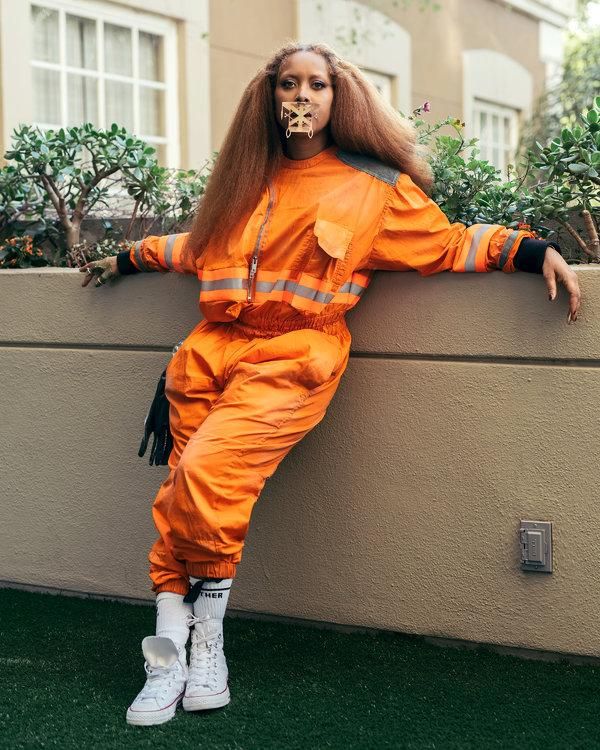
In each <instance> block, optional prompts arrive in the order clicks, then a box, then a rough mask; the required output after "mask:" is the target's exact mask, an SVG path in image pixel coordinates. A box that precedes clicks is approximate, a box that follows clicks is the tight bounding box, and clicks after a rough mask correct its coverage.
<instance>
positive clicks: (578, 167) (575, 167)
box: [568, 163, 589, 174]
mask: <svg viewBox="0 0 600 750" xmlns="http://www.w3.org/2000/svg"><path fill="white" fill-rule="evenodd" d="M588 169H589V167H588V165H587V164H581V163H577V164H569V166H568V170H569V172H572V173H573V174H583V172H587V170H588Z"/></svg>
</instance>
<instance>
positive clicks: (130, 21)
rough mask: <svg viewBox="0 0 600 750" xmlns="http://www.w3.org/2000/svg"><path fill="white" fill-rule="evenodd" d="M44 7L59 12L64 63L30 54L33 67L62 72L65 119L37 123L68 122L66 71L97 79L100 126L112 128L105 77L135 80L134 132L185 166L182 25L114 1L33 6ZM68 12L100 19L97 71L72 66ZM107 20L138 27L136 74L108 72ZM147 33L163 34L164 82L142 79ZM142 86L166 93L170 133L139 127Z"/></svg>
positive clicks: (34, 0)
mask: <svg viewBox="0 0 600 750" xmlns="http://www.w3.org/2000/svg"><path fill="white" fill-rule="evenodd" d="M34 5H36V6H40V7H43V8H47V9H48V10H56V11H58V13H59V20H58V22H59V62H58V63H50V62H44V61H41V60H34V59H33V55H34V51H33V49H32V56H31V59H30V65H31V69H33V68H41V69H45V70H54V71H58V72H59V73H60V90H61V119H62V122H61V123H42V122H34V125H38V126H39V127H41V128H57V127H64V126H66V125H67V74H68V73H73V74H76V75H85V76H88V77H91V78H96V79H97V80H98V86H97V111H98V123H95V124H97V125H98V127H110V123H106V122H105V116H106V112H105V106H104V82H105V81H106V80H114V81H123V82H127V83H132V85H133V89H134V99H133V101H134V107H133V109H134V112H133V117H134V133H135V134H136V135H137V136H138V137H139V138H142V139H143V140H145V141H147V142H148V143H149V144H152V145H155V144H162V145H164V146H165V165H164V166H167V167H175V168H178V167H179V166H180V142H179V107H178V95H177V90H178V84H179V81H178V68H177V60H178V52H177V25H176V23H175V21H172V20H170V19H167V18H162V17H159V16H152V15H149V14H147V13H141V12H137V11H136V12H135V13H132V12H131V11H130V10H127V9H123V8H118V7H115V6H114V5H113V4H112V3H110V4H109V3H102V2H97V0H78V1H77V2H75V0H39V1H38V0H31V2H30V18H31V6H34ZM66 13H69V14H72V15H76V16H80V17H82V18H89V19H91V20H93V21H96V45H97V63H98V69H97V70H90V69H88V68H77V67H73V66H69V65H67V62H66V60H67V49H66V41H67V35H66ZM104 23H111V24H115V25H118V26H125V27H127V28H130V29H133V36H132V40H133V53H132V57H133V70H132V76H131V77H130V76H121V75H117V74H114V73H106V72H105V71H104V37H103V32H104ZM140 31H142V32H144V31H145V32H148V33H150V34H155V35H158V36H161V37H162V38H163V40H164V41H163V44H164V81H162V82H157V81H147V80H145V79H141V78H139V67H138V66H139V58H138V39H139V32H140ZM140 85H144V86H147V87H149V88H154V89H158V90H161V91H164V92H165V100H164V107H165V135H164V136H155V135H152V136H151V135H144V134H143V133H140V132H138V125H139V116H140V113H139V87H140Z"/></svg>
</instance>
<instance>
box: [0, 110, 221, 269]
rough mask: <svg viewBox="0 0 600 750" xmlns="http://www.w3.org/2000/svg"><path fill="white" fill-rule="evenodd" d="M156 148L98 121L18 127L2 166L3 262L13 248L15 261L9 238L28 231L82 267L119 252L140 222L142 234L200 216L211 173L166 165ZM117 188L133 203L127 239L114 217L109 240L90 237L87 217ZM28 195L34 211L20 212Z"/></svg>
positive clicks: (57, 257)
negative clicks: (85, 237)
mask: <svg viewBox="0 0 600 750" xmlns="http://www.w3.org/2000/svg"><path fill="white" fill-rule="evenodd" d="M154 154H155V149H154V148H153V147H152V146H150V145H148V144H147V143H146V142H144V141H143V140H141V139H139V138H137V137H136V136H134V135H132V134H130V133H128V131H127V130H126V129H125V128H122V127H119V126H118V125H117V124H116V123H113V124H112V125H111V127H110V128H109V129H108V130H104V129H101V128H96V127H94V126H93V125H92V124H91V123H84V124H82V125H81V126H76V127H69V128H60V129H59V130H52V129H49V130H42V129H40V128H38V127H33V126H29V125H21V126H20V127H19V128H17V129H15V130H14V131H13V138H12V144H11V148H10V149H9V150H8V151H7V152H6V153H5V155H4V156H5V159H6V160H7V161H8V164H7V166H5V167H4V168H3V169H1V170H0V211H2V212H3V213H2V221H3V223H2V224H0V267H2V266H3V265H6V259H7V258H8V256H9V255H10V254H11V253H12V257H13V259H14V253H13V251H11V250H10V248H9V246H8V241H9V240H10V239H15V238H18V237H22V236H24V235H25V234H27V236H30V237H32V241H33V244H34V245H35V246H36V247H38V248H39V246H40V245H41V244H42V243H45V244H46V245H48V244H49V245H51V246H52V247H53V248H54V250H53V251H50V253H48V252H47V251H46V252H45V254H44V257H46V255H48V260H49V261H50V262H51V263H52V264H53V265H67V266H75V265H80V264H81V263H85V262H87V260H92V259H94V258H96V257H99V254H100V257H102V255H103V254H108V255H110V254H113V253H114V252H115V251H118V249H120V248H121V246H122V243H123V242H126V241H127V240H128V239H129V238H130V234H131V232H132V231H133V228H134V226H135V224H136V222H137V224H138V227H137V228H138V229H141V234H142V236H143V235H144V234H146V233H147V232H148V231H149V229H150V228H152V226H153V225H154V224H155V222H157V221H158V220H159V219H158V217H160V222H161V226H160V228H159V229H158V231H166V232H172V231H177V229H178V227H179V226H180V225H181V224H183V223H184V222H185V221H187V220H188V219H189V218H190V216H191V215H192V214H193V212H194V210H195V207H196V203H197V200H198V199H199V198H200V196H201V195H202V194H203V192H204V187H205V184H206V181H207V179H208V176H207V174H204V173H202V172H201V171H200V170H171V169H167V168H165V167H161V166H159V165H158V163H157V161H156V158H155V156H154ZM115 189H119V190H120V192H121V195H123V194H126V195H127V196H129V198H130V199H131V201H132V203H133V209H132V211H131V216H130V217H129V222H128V226H127V229H126V231H125V234H124V237H123V238H121V239H119V238H118V237H117V236H115V235H116V234H117V233H116V232H115V231H114V227H113V225H112V223H111V222H110V221H107V220H105V221H104V222H103V224H104V229H105V235H106V236H105V238H104V240H103V241H101V243H87V242H85V241H83V242H82V241H81V238H80V235H81V226H82V222H83V220H84V219H85V218H86V216H88V215H90V214H93V211H94V209H95V208H96V209H97V208H98V207H100V206H104V207H107V208H108V207H109V206H110V201H111V199H112V198H113V197H114V194H115ZM15 191H16V193H17V197H16V198H15V195H14V194H15ZM24 196H33V197H31V198H30V199H29V203H28V205H27V211H26V212H24V211H17V210H16V203H17V202H18V201H19V200H21V201H23V200H24ZM9 207H13V208H12V209H10V210H9ZM11 210H12V214H11ZM23 218H26V219H27V221H26V222H25V226H22V224H23V222H22V221H21V219H23ZM12 247H14V245H13V246H12ZM5 250H6V251H7V252H6V253H4V256H3V255H2V253H3V252H4V251H5ZM3 258H4V262H3ZM19 265H21V264H20V263H19Z"/></svg>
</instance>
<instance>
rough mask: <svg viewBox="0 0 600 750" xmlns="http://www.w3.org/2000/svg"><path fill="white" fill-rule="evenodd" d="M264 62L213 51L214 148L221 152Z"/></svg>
mask: <svg viewBox="0 0 600 750" xmlns="http://www.w3.org/2000/svg"><path fill="white" fill-rule="evenodd" d="M265 59H266V55H265V57H264V58H259V57H254V56H252V55H247V54H242V53H239V52H232V51H230V50H222V49H219V48H215V47H211V50H210V69H211V71H212V75H211V79H212V83H211V86H212V92H211V132H212V148H213V149H214V150H216V151H218V150H219V149H220V148H221V145H222V143H223V139H224V138H225V136H226V134H227V130H228V128H229V126H230V124H231V120H232V118H233V115H234V114H235V111H236V109H237V106H238V104H239V102H240V99H241V97H242V94H243V93H244V90H245V88H246V86H247V85H248V84H249V83H250V81H251V80H252V79H253V78H254V76H255V75H256V74H257V73H258V70H259V69H260V68H261V67H262V65H263V64H264V61H265Z"/></svg>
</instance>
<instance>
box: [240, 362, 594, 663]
mask: <svg viewBox="0 0 600 750" xmlns="http://www.w3.org/2000/svg"><path fill="white" fill-rule="evenodd" d="M583 393H585V394H586V398H585V399H584V398H582V394H583ZM598 396H600V381H599V379H598V369H596V368H565V367H550V366H512V365H511V366H503V365H489V364H466V363H456V362H445V363H439V362H438V363H427V364H423V363H420V362H414V361H404V362H398V361H396V362H394V361H391V360H372V359H360V360H356V359H354V360H352V362H351V365H350V368H349V371H348V372H347V374H346V378H345V380H344V381H343V382H342V385H341V386H340V389H339V390H338V392H337V394H336V396H335V397H334V401H333V403H332V405H331V407H330V410H329V412H328V414H327V416H326V418H325V421H324V422H323V423H321V425H320V426H319V427H318V428H317V429H316V430H315V431H313V432H312V433H311V434H310V435H309V436H308V437H307V438H306V439H305V441H304V442H303V443H302V444H301V445H300V446H298V448H297V449H296V451H295V453H291V454H290V455H289V456H288V457H287V458H286V461H285V464H284V465H283V466H282V471H281V473H279V474H276V475H275V476H274V477H273V478H272V479H271V480H269V483H268V485H267V488H266V490H265V493H264V495H263V496H262V498H261V499H260V500H259V503H258V505H257V507H256V509H255V513H254V518H253V525H252V530H251V532H250V536H249V538H248V544H247V548H246V551H245V557H244V560H243V561H242V564H241V566H240V570H239V579H238V581H237V584H238V585H237V587H236V588H235V589H233V590H232V594H233V591H235V599H234V600H233V601H234V603H235V606H236V607H239V608H242V609H247V610H252V611H256V610H257V609H258V610H260V611H265V612H270V613H275V614H279V615H294V616H300V617H304V618H309V619H315V620H323V619H325V620H328V621H334V622H338V623H350V624H354V625H370V626H375V627H383V628H389V629H393V630H396V629H397V630H401V631H404V632H412V633H426V634H429V635H437V636H447V637H453V638H461V639H467V640H473V641H483V642H490V643H498V644H505V645H509V644H510V645H513V646H528V647H533V648H539V649H549V650H556V651H564V652H573V653H588V654H596V655H598V654H600V647H599V645H598V638H597V621H598V612H599V611H600V593H599V592H600V587H599V585H598V584H599V583H600V581H599V575H598V570H597V565H596V564H595V563H594V562H593V561H595V560H597V558H598V555H599V553H600V543H599V541H598V538H599V534H600V513H599V511H598V507H597V476H596V469H595V468H594V462H593V461H591V462H590V460H589V454H588V452H587V451H586V450H585V448H584V447H583V446H586V445H593V444H595V442H596V440H597V434H598V416H597V410H596V409H595V407H591V408H590V404H593V403H595V401H596V399H597V398H598ZM588 399H589V400H588ZM520 519H534V520H551V521H552V522H553V523H554V545H555V548H554V566H555V567H554V572H553V573H552V574H547V573H546V574H542V573H530V572H522V571H521V570H520V567H519V563H518V561H519V543H518V533H517V530H518V528H519V521H520Z"/></svg>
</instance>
